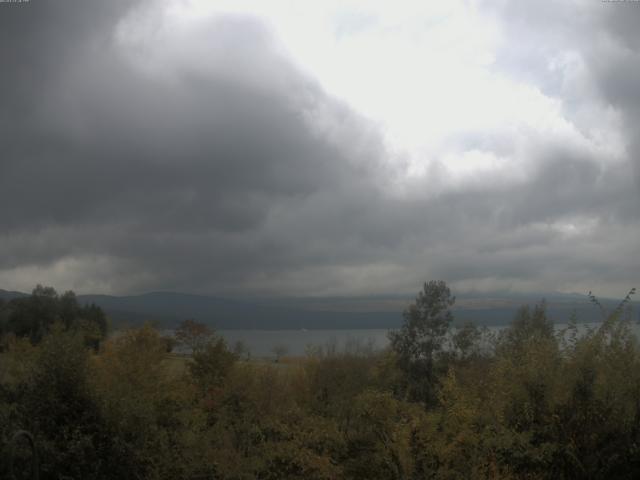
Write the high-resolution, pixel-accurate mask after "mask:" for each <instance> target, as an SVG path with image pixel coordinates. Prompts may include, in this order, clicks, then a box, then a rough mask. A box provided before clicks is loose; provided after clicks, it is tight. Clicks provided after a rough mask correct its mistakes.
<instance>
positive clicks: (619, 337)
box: [0, 282, 640, 479]
mask: <svg viewBox="0 0 640 480" xmlns="http://www.w3.org/2000/svg"><path fill="white" fill-rule="evenodd" d="M629 299H630V296H627V298H626V299H625V300H624V301H623V302H622V303H621V304H620V306H619V307H618V308H616V309H615V310H614V311H612V312H604V311H603V321H602V323H601V324H600V325H599V326H598V327H597V328H593V329H585V330H582V329H581V328H579V327H578V325H577V324H576V323H575V319H573V321H572V322H571V323H570V325H569V327H568V328H567V329H565V330H563V331H556V330H555V329H554V327H553V323H552V322H551V320H550V319H549V318H548V316H547V313H546V310H545V307H544V304H541V305H538V306H535V307H534V308H529V307H523V308H522V309H521V310H520V311H519V312H518V314H517V315H516V318H515V319H514V321H513V322H512V324H511V325H510V326H509V327H508V328H507V329H505V330H504V331H502V332H501V333H500V334H499V335H491V334H489V332H488V331H486V330H485V331H483V330H479V329H477V328H475V327H474V326H473V325H465V326H464V327H461V328H457V329H456V328H453V327H452V321H453V318H452V315H451V310H450V307H451V306H452V305H453V304H454V301H455V299H454V298H453V297H452V296H451V293H450V291H449V289H448V287H447V286H446V284H444V282H429V283H427V284H425V285H424V288H423V290H422V291H421V292H420V294H419V295H418V297H417V298H416V301H415V303H414V304H413V305H411V306H409V308H407V310H406V311H405V312H404V318H405V322H404V324H403V327H402V328H401V329H400V330H398V331H395V332H391V333H390V340H391V347H390V348H389V349H387V350H384V351H374V350H372V349H371V348H367V347H363V346H358V345H352V346H351V347H350V348H347V349H344V350H338V349H336V348H331V347H320V348H316V349H314V350H313V351H310V353H309V355H308V356H307V357H305V358H303V359H297V360H295V361H294V360H291V359H290V360H289V361H287V359H282V360H281V361H280V362H278V363H269V362H249V361H240V360H239V358H238V354H237V353H235V352H232V351H230V350H229V348H228V347H227V345H226V344H225V342H224V341H223V340H222V339H221V338H220V337H219V336H217V335H215V334H214V333H213V332H211V331H210V330H208V329H207V328H206V327H205V326H203V325H199V324H197V323H195V322H184V323H183V324H182V325H181V327H180V329H179V330H178V332H177V340H178V341H180V342H182V343H183V344H185V345H188V346H189V348H190V349H192V350H193V356H192V357H190V358H188V359H183V358H180V357H177V356H172V355H168V354H167V342H166V339H164V338H163V337H162V336H161V335H160V333H159V332H158V331H156V330H154V329H153V328H152V327H150V326H148V325H147V326H144V327H142V328H139V329H132V330H128V331H125V332H123V333H122V334H120V335H117V336H112V337H110V338H107V339H104V340H103V341H102V342H101V343H100V345H99V348H98V349H95V348H93V346H90V347H88V346H87V341H86V333H85V332H84V331H83V329H82V327H78V326H77V325H76V326H73V325H75V324H73V322H72V324H71V325H69V324H65V322H64V320H63V319H62V317H61V316H60V314H59V313H58V314H57V317H56V319H55V320H54V321H53V322H52V323H50V324H48V325H49V326H48V327H47V328H46V330H45V331H44V332H43V333H42V334H41V335H31V334H30V333H27V331H29V332H31V331H32V330H30V329H27V330H24V331H23V330H21V331H15V330H11V331H9V330H5V332H10V333H5V334H4V335H3V337H2V349H3V350H2V352H1V353H0V448H1V449H2V450H0V452H1V455H0V459H1V460H0V477H2V478H4V477H3V474H6V472H7V468H8V462H9V449H8V446H9V438H10V436H11V434H12V432H14V431H16V430H19V429H26V430H28V431H30V432H31V433H32V434H33V435H34V438H35V439H36V443H37V445H38V448H39V452H40V459H41V469H42V478H51V479H59V478H65V479H66V478H75V479H111V478H113V479H116V478H117V479H125V478H126V479H136V478H149V479H169V478H171V479H174V478H175V479H341V478H345V479H425V478H433V479H459V478H464V479H467V478H486V479H490V478H491V479H492V478H496V479H516V478H518V479H546V478H549V479H551V478H553V479H556V478H560V479H563V478H565V479H575V478H585V479H598V478H602V479H604V478H622V479H624V478H628V479H632V478H640V348H639V346H638V341H637V339H636V337H635V335H634V334H633V332H632V330H631V328H630V327H631V314H630V313H628V312H627V307H628V305H629ZM58 300H59V299H58ZM593 301H594V303H595V304H596V306H597V305H598V304H597V300H596V299H595V298H593ZM53 303H55V302H53ZM53 303H52V305H53ZM47 318H50V317H47ZM51 318H53V317H51ZM78 318H81V316H80V317H78ZM4 325H7V323H6V322H5V323H4Z"/></svg>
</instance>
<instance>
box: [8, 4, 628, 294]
mask: <svg viewBox="0 0 640 480" xmlns="http://www.w3.org/2000/svg"><path fill="white" fill-rule="evenodd" d="M141 5H142V6H141ZM0 7H1V8H0V41H2V45H4V46H8V47H7V48H3V49H2V51H1V53H0V55H1V62H2V65H3V66H4V67H6V68H4V71H5V72H7V73H6V74H3V75H0V86H1V90H0V92H1V93H0V100H1V102H2V103H1V105H2V110H1V113H0V125H1V126H2V128H1V129H0V145H2V146H3V147H2V148H3V152H2V157H1V160H0V248H1V249H2V251H3V254H2V255H0V278H1V279H3V280H4V281H11V279H14V278H18V280H15V281H16V282H32V283H36V282H39V281H56V280H57V281H59V282H61V283H63V284H64V286H65V287H67V286H69V287H73V288H77V289H80V290H85V291H86V290H87V289H91V288H103V289H105V290H112V291H116V292H140V291H145V290H154V289H164V290H183V291H196V292H207V293H213V292H232V293H238V292H240V291H243V289H246V290H244V291H247V292H251V293H276V294H290V293H294V294H297V293H302V294H310V293H318V292H320V293H322V292H333V293H335V292H345V293H351V292H368V291H406V290H413V289H414V288H415V286H416V285H419V283H420V282H421V281H423V280H424V279H425V278H435V277H442V278H446V279H448V280H452V281H455V282H458V283H459V285H461V286H464V287H467V288H472V287H475V285H473V284H472V283H468V282H470V281H471V282H473V281H476V280H479V281H481V280H483V279H489V280H488V281H489V283H488V284H482V285H483V286H495V287H500V288H506V287H509V286H511V285H515V286H518V285H521V284H526V286H531V287H532V288H541V287H544V286H548V288H551V289H553V288H567V286H570V285H579V286H582V285H587V288H594V289H595V288H597V286H598V285H599V284H598V285H593V284H594V283H598V282H604V281H609V280H611V279H614V280H615V281H616V282H620V281H621V282H623V283H624V282H627V281H630V280H631V279H632V278H633V275H634V273H633V271H632V270H633V269H632V268H631V266H629V265H630V263H629V261H628V260H626V259H627V256H628V255H632V254H637V241H635V240H634V238H637V237H635V236H636V235H637V234H638V231H639V229H638V213H637V208H635V207H637V203H636V202H637V187H636V185H635V184H634V182H633V180H631V181H630V179H629V175H627V174H626V172H625V171H624V165H622V166H621V165H620V164H616V165H609V164H606V163H602V161H601V159H600V158H599V157H598V154H597V153H594V152H586V151H585V150H584V149H580V148H577V147H572V146H570V145H564V144H563V143H562V142H561V141H558V140H553V139H544V138H539V139H536V138H533V139H529V142H530V143H531V144H532V145H534V147H531V148H529V149H528V150H527V151H526V155H529V156H530V157H531V158H530V159H529V160H530V164H531V165H533V167H531V168H530V171H527V172H525V173H526V174H525V175H523V178H524V179H520V180H517V181H505V180H503V179H502V178H500V174H499V173H495V172H494V173H488V174H486V175H478V176H477V177H476V178H474V179H472V180H469V181H465V182H463V183H455V182H451V181H450V180H449V179H448V178H447V177H446V175H443V174H442V175H441V174H440V173H438V172H437V171H433V172H430V173H429V174H428V175H424V176H417V177H416V178H414V179H411V180H406V178H405V176H404V172H403V171H402V162H401V161H395V162H394V161H391V160H390V156H391V154H390V153H389V152H388V151H387V150H386V149H385V147H384V142H383V140H382V137H381V134H380V132H378V131H377V129H376V127H375V126H373V125H372V124H371V123H370V122H368V121H367V120H366V119H363V118H360V117H359V116H358V115H357V114H356V113H354V112H353V111H352V110H350V109H349V108H348V107H347V106H345V105H343V104H341V103H340V102H339V101H337V100H336V99H333V98H331V97H330V96H329V95H327V94H326V93H324V92H323V91H322V89H321V88H320V87H319V86H318V85H317V84H316V83H315V82H314V81H313V80H312V79H310V78H308V77H306V76H305V75H303V74H302V73H300V72H299V71H298V70H297V69H296V67H295V66H294V65H293V64H292V63H291V62H289V61H288V60H287V59H286V58H284V57H283V56H282V55H281V54H280V53H279V49H278V47H277V45H276V42H275V40H274V38H273V36H272V34H271V33H270V32H269V31H268V30H267V29H266V27H265V26H264V25H263V24H262V23H261V22H260V21H259V20H257V19H255V18H252V17H246V16H230V15H227V16H218V17H217V18H212V19H207V20H203V21H202V22H200V24H199V25H198V28H197V29H196V31H194V32H191V33H190V34H189V38H188V39H187V40H185V42H186V43H185V45H186V46H184V47H183V48H184V50H180V51H178V52H177V53H176V52H173V54H172V53H171V52H168V53H167V55H166V58H165V57H162V59H161V60H160V61H158V60H157V59H155V60H154V57H153V53H154V52H155V50H153V49H151V50H152V51H146V50H145V49H144V48H143V47H141V50H140V51H139V52H138V51H136V50H135V48H133V47H132V46H131V44H129V43H127V42H123V41H122V40H121V39H120V38H119V37H118V35H117V32H118V31H120V30H119V28H121V27H122V23H121V22H122V20H123V19H124V18H126V17H127V15H128V14H129V13H130V12H131V11H132V8H146V9H153V8H158V7H157V5H156V4H154V3H149V2H144V3H142V4H137V5H135V6H131V4H130V3H129V2H97V1H96V2H87V1H83V2H80V1H78V2H69V1H65V2H45V1H42V2H38V1H36V0H32V2H30V3H29V4H26V5H22V6H20V5H18V6H15V5H11V4H0ZM147 11H152V10H147ZM502 14H503V15H504V18H510V16H511V15H520V14H522V12H519V11H517V10H513V11H512V10H509V11H508V12H506V13H504V12H503V13H502ZM556 14H557V12H556V13H554V12H553V11H548V12H547V13H546V14H545V15H548V16H549V18H547V17H546V16H544V15H543V17H541V19H540V22H541V23H544V22H547V21H548V20H549V19H554V20H553V21H554V22H556V24H557V25H558V26H557V28H556V27H554V28H552V29H551V31H552V32H556V33H554V35H555V36H554V37H553V38H556V36H557V35H560V36H562V38H563V39H566V38H567V36H568V35H569V34H567V35H563V34H562V32H563V31H564V30H560V29H561V28H562V29H564V28H565V27H564V25H563V24H562V22H560V21H559V20H558V19H557V15H556ZM543 20H544V22H543ZM621 21H622V22H626V21H627V20H626V19H623V20H621ZM607 22H611V24H609V23H607ZM612 25H618V21H617V20H615V19H612V18H610V17H607V18H606V19H605V20H603V21H602V24H601V28H602V29H603V30H604V31H611V30H612V29H613V26H612ZM627 30H628V32H627ZM620 32H621V33H619V35H623V36H624V38H625V39H626V38H627V37H629V39H626V40H625V44H628V45H633V41H632V39H631V37H632V36H633V30H632V29H631V28H630V27H629V28H627V29H626V30H625V29H624V28H622V27H621V30H620ZM624 32H627V33H624ZM575 35H578V33H576V32H571V35H570V36H571V39H574V38H575ZM612 35H613V34H612ZM154 40H156V39H154ZM154 40H152V41H154ZM158 41H160V40H158ZM523 41H525V42H526V44H527V45H530V46H531V48H532V49H534V46H535V45H536V42H537V36H536V34H535V32H532V33H530V34H528V35H527V36H525V37H523ZM563 41H565V40H563ZM566 41H568V40H566ZM571 41H574V40H571ZM621 42H622V40H621ZM538 45H540V44H538ZM165 47H166V48H167V49H168V50H170V49H171V48H173V46H172V45H165ZM545 48H546V50H545ZM550 48H551V47H550V46H548V45H547V47H545V46H544V45H540V46H539V47H535V50H536V51H537V52H538V54H539V55H538V56H537V57H536V61H535V62H534V63H533V64H532V66H531V67H530V68H531V71H527V72H523V71H522V70H519V68H520V66H521V65H523V64H524V63H526V62H524V60H523V59H521V58H518V52H517V51H510V52H503V57H502V59H503V61H504V68H505V69H506V68H507V67H509V68H512V71H513V74H514V75H516V74H518V73H520V74H522V75H525V76H526V77H527V78H528V79H530V80H532V81H535V82H536V83H537V84H538V85H541V86H542V87H544V88H547V90H548V92H550V93H549V94H553V95H558V96H561V95H562V94H563V89H562V83H563V82H562V80H563V79H562V74H558V73H557V72H556V73H554V74H553V75H556V76H555V77H553V76H546V75H544V74H541V73H540V72H544V71H545V68H544V67H543V65H544V58H545V55H547V54H548V50H549V49H550ZM628 48H633V49H636V50H633V51H637V46H634V47H628ZM540 49H542V50H540ZM525 50H526V49H524V50H522V51H525ZM531 51H533V50H531ZM532 55H533V54H532ZM154 62H156V63H154ZM593 62H595V60H593ZM593 62H592V63H590V65H592V64H593V65H595V66H594V67H593V70H592V71H593V75H594V78H595V79H596V80H597V81H598V82H599V83H598V88H600V91H602V92H603V93H602V96H603V98H604V99H605V100H606V101H607V102H610V103H611V104H615V105H616V106H617V108H620V109H622V110H623V112H624V114H625V115H629V116H630V117H629V119H630V120H631V119H632V117H631V115H634V114H633V107H632V106H631V104H632V102H633V101H637V96H634V95H633V92H632V89H629V90H628V91H626V90H625V88H627V87H625V86H624V82H625V81H626V80H624V78H622V77H623V76H624V75H634V73H633V72H632V71H627V70H625V71H622V72H621V74H620V75H617V74H616V73H611V72H610V71H609V70H608V69H607V68H605V67H598V65H596V63H593ZM501 68H502V67H501ZM605 72H608V73H609V74H610V75H611V76H612V77H613V78H611V79H607V76H606V73H605ZM558 75H560V77H558ZM616 81H617V82H622V83H620V84H619V85H618V86H616ZM542 87H541V88H542ZM616 95H619V96H620V97H619V99H618V100H616V98H618V97H616ZM616 102H617V103H616ZM627 107H628V110H626V109H627ZM636 119H637V117H636ZM459 148H460V149H461V150H467V149H469V150H471V149H474V148H475V149H480V150H485V151H491V152H493V153H496V154H498V155H501V154H512V153H513V152H516V150H517V149H516V148H515V147H514V146H513V141H512V140H511V139H509V138H508V137H506V136H505V135H504V134H495V136H493V133H492V132H487V134H486V135H485V134H475V136H474V135H470V136H469V137H468V138H466V139H460V140H459ZM399 181H403V182H405V183H406V184H403V186H402V187H401V188H398V185H397V183H398V182H399ZM438 192H439V193H438ZM574 224H575V225H576V228H575V231H574V230H572V228H573V227H572V225H574ZM585 225H586V226H585ZM607 232H609V233H612V234H615V235H616V237H615V239H613V240H611V239H608V238H607ZM634 242H635V243H634ZM604 246H608V247H609V248H612V249H615V250H612V251H608V250H607V248H605V247H604ZM636 257H637V255H636ZM594 272H595V273H594ZM616 274H617V275H618V276H617V277H616ZM38 275H45V276H47V278H45V279H42V278H39V277H38ZM49 279H52V280H49ZM496 279H497V280H496ZM589 281H592V283H591V284H589ZM465 282H467V283H465ZM519 282H520V283H519ZM527 282H528V283H527ZM94 285H97V287H93V286H94ZM1 287H3V285H0V288H1ZM6 287H11V285H6Z"/></svg>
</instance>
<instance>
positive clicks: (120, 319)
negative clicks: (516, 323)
mask: <svg viewBox="0 0 640 480" xmlns="http://www.w3.org/2000/svg"><path fill="white" fill-rule="evenodd" d="M23 296H27V294H25V293H22V292H9V291H5V290H0V298H3V299H5V300H8V299H11V298H17V297H23ZM542 298H545V299H546V301H547V310H548V313H549V315H550V317H551V318H552V319H553V320H554V321H555V322H556V323H565V322H567V321H568V320H569V318H570V315H571V314H572V312H575V313H576V315H577V318H578V321H580V322H594V321H598V320H600V318H601V316H600V315H601V314H600V312H599V310H598V309H597V308H596V307H594V306H593V305H592V304H591V303H590V302H589V299H588V298H587V296H586V295H579V294H558V293H552V294H513V293H495V294H467V295H460V296H458V297H457V301H456V306H455V308H454V316H455V322H456V323H462V322H465V321H472V322H474V323H476V324H478V325H505V324H507V323H509V322H510V321H511V320H512V319H513V317H514V314H515V312H516V310H517V309H518V308H519V307H520V306H521V305H526V304H529V305H534V304H536V303H538V302H539V301H540V300H541V299H542ZM413 299H414V297H412V296H409V295H378V296H367V297H324V298H315V297H314V298H275V299H266V300H265V299H249V300H230V299H223V298H217V297H211V296H205V295H192V294H184V293H174V292H153V293H146V294H142V295H131V296H111V295H78V300H79V301H80V302H81V303H95V304H96V305H99V306H100V307H101V308H102V309H103V310H104V311H105V312H106V313H107V315H108V316H109V317H110V318H111V321H112V323H113V324H114V325H115V326H116V327H122V326H134V325H140V324H142V323H144V322H146V321H150V322H153V323H154V324H156V325H158V326H160V327H167V328H170V327H173V326H175V325H176V324H177V323H178V322H179V321H181V320H184V319H187V318H192V319H195V320H197V321H200V322H203V323H206V324H209V325H211V326H212V327H214V328H217V329H239V330H241V329H260V330H278V329H303V328H304V329H359V328H397V327H399V326H400V325H401V323H402V311H403V310H404V308H406V307H407V306H408V305H409V304H410V303H411V302H412V301H413ZM600 301H601V303H602V304H603V305H604V306H605V308H608V309H613V308H615V306H616V305H617V304H618V301H615V300H610V299H601V300H600ZM636 315H637V309H636Z"/></svg>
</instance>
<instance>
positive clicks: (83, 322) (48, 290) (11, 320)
mask: <svg viewBox="0 0 640 480" xmlns="http://www.w3.org/2000/svg"><path fill="white" fill-rule="evenodd" d="M56 323H59V324H60V326H61V327H62V328H64V329H65V330H67V331H77V332H82V333H83V335H84V338H85V342H86V343H87V344H88V345H91V346H93V347H94V348H98V346H99V343H100V340H102V339H103V338H104V337H105V336H106V334H107V328H108V325H107V317H106V315H105V314H104V312H103V311H102V309H101V308H100V307H98V306H97V305H94V304H89V305H80V303H79V302H78V299H77V298H76V295H75V293H73V292H72V291H68V292H65V293H64V294H62V295H58V293H57V292H56V291H55V289H53V288H52V287H43V286H42V285H38V286H37V287H36V288H34V289H33V291H32V292H31V295H30V296H25V297H19V298H14V299H11V300H9V301H8V302H7V301H4V300H3V299H2V298H0V337H2V336H6V335H10V334H12V335H15V336H17V337H21V338H28V339H29V340H30V341H31V343H32V344H37V343H39V342H40V341H41V340H42V339H43V338H44V337H45V336H46V335H47V334H48V333H49V332H50V331H51V328H53V326H54V325H55V324H56Z"/></svg>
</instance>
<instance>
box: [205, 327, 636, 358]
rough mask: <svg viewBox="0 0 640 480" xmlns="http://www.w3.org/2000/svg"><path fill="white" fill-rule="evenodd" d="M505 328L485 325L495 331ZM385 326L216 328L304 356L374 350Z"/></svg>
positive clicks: (261, 347) (230, 339)
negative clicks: (312, 351)
mask: <svg viewBox="0 0 640 480" xmlns="http://www.w3.org/2000/svg"><path fill="white" fill-rule="evenodd" d="M597 325H598V324H595V323H592V324H587V323H585V324H579V325H578V328H579V330H581V331H585V330H586V329H587V328H594V327H597ZM565 327H566V324H556V326H555V328H556V329H557V330H560V329H563V328H565ZM503 328H505V327H504V326H500V327H496V326H494V327H488V329H489V330H490V331H491V332H493V333H497V332H499V331H500V330H502V329H503ZM632 329H633V331H634V332H635V333H636V335H639V334H640V326H638V324H637V323H634V324H632ZM388 332H389V330H387V329H359V330H218V331H217V333H218V334H219V335H221V336H222V337H223V338H224V339H225V340H226V342H227V344H228V345H229V347H231V348H233V346H234V345H235V344H236V342H238V341H241V342H243V343H244V345H245V346H246V347H247V348H248V349H249V351H250V352H251V355H252V356H254V357H272V356H274V351H273V350H274V348H275V347H277V346H283V347H285V348H286V352H287V353H286V354H287V355H295V356H298V355H304V354H305V353H307V351H308V349H309V348H310V347H311V348H313V347H325V346H327V345H333V346H335V347H336V348H337V349H338V350H343V349H344V348H345V346H349V345H351V346H353V345H360V346H370V347H373V348H375V349H382V348H385V347H386V346H387V345H388V344H389V339H388V337H387V333H388Z"/></svg>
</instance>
